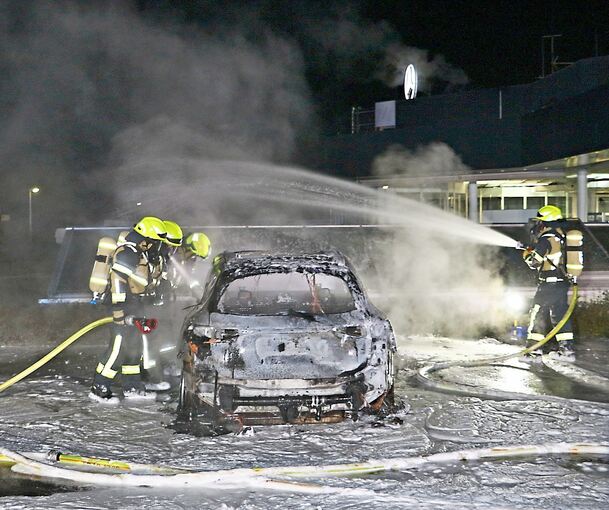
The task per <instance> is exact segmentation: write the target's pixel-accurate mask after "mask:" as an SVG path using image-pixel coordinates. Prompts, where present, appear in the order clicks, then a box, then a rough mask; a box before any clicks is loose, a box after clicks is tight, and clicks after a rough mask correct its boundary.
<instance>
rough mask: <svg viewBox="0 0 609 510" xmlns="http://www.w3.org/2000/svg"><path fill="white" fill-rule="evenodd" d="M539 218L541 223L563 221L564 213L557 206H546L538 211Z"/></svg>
mask: <svg viewBox="0 0 609 510" xmlns="http://www.w3.org/2000/svg"><path fill="white" fill-rule="evenodd" d="M537 218H538V219H539V220H540V221H556V220H562V211H561V210H560V208H559V207H556V206H555V205H544V206H543V207H542V208H541V209H539V211H537Z"/></svg>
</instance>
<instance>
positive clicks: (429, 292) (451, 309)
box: [373, 142, 507, 336]
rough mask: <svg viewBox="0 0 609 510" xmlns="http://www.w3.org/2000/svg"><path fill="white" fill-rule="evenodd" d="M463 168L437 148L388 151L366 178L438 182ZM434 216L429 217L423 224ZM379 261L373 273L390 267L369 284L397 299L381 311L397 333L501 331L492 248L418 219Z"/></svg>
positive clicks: (443, 147)
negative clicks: (427, 178) (430, 178)
mask: <svg viewBox="0 0 609 510" xmlns="http://www.w3.org/2000/svg"><path fill="white" fill-rule="evenodd" d="M469 170H470V169H469V167H468V166H467V165H465V164H464V163H463V162H462V161H461V158H460V157H459V155H458V154H456V153H455V152H454V150H453V149H452V148H451V147H450V146H449V145H447V144H445V143H443V142H434V143H431V144H429V145H426V146H421V147H418V148H416V149H415V150H408V149H406V148H404V147H403V146H401V145H393V146H391V147H389V148H388V149H387V150H386V151H385V152H384V153H382V154H380V155H379V156H378V157H376V158H375V160H374V162H373V173H374V175H376V176H379V177H386V176H403V177H425V176H443V175H454V174H455V173H467V172H468V171H469ZM419 186H421V184H413V187H414V188H417V187H419ZM436 210H437V209H436ZM433 217H434V215H433V214H429V220H430V221H433V220H432V218H433ZM431 228H433V227H431ZM454 228H455V233H458V232H459V230H462V231H464V230H465V229H466V227H464V226H461V225H456V224H455V225H454ZM379 257H380V258H381V259H382V261H383V262H382V264H381V265H380V267H391V268H395V270H394V271H392V273H391V274H390V275H387V274H386V273H384V272H378V273H377V274H376V276H375V281H376V283H375V284H376V285H379V288H382V289H384V292H385V291H386V292H387V293H388V294H389V295H391V296H395V297H396V298H395V300H393V301H391V302H390V303H389V305H388V311H389V315H390V316H391V317H392V319H393V321H394V322H395V325H396V327H397V328H398V329H401V330H403V331H413V330H414V331H417V332H419V333H421V332H423V333H429V332H441V333H442V334H449V335H457V336H459V335H465V336H467V335H473V334H478V333H480V332H483V331H485V330H488V329H489V328H491V329H492V328H496V329H498V330H500V329H501V328H502V327H505V325H506V323H507V322H506V321H507V317H506V314H505V310H504V295H505V293H504V290H505V289H504V285H503V279H502V278H501V276H500V275H499V272H500V270H501V269H502V266H503V261H502V259H501V258H500V257H499V253H498V250H497V249H496V248H490V247H485V248H481V247H480V246H479V245H476V244H472V243H470V242H464V241H463V240H460V239H459V238H458V237H454V236H450V235H446V234H445V233H437V234H435V233H433V232H431V231H430V225H429V223H428V222H426V221H425V220H422V221H421V222H420V224H419V228H416V229H415V230H414V231H413V230H409V231H408V232H407V233H406V232H404V233H401V234H400V233H399V232H398V234H397V235H396V236H395V238H394V239H393V241H392V243H391V244H390V246H389V247H388V248H387V250H386V251H384V252H381V253H380V254H379Z"/></svg>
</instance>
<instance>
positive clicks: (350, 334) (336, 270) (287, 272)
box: [178, 251, 396, 424]
mask: <svg viewBox="0 0 609 510" xmlns="http://www.w3.org/2000/svg"><path fill="white" fill-rule="evenodd" d="M182 334H183V338H184V341H185V347H184V348H183V351H182V356H183V372H182V383H181V389H180V402H179V406H178V417H179V418H181V419H183V420H184V419H185V420H190V421H193V420H199V419H210V417H211V419H212V421H213V420H215V421H223V422H226V421H227V420H229V421H230V420H234V421H236V422H238V423H239V424H243V423H245V424H254V423H266V424H274V423H287V422H290V423H303V422H309V421H311V422H313V421H324V422H335V421H341V420H343V419H344V418H345V417H348V416H350V417H352V418H355V417H356V416H357V413H358V412H359V411H361V410H364V409H370V410H373V411H374V410H378V409H379V408H380V407H381V406H382V404H383V403H384V402H389V401H390V400H391V399H392V398H393V353H394V352H395V350H396V342H395V337H394V334H393V330H392V328H391V325H390V323H389V321H388V320H387V319H386V318H385V317H384V316H383V315H382V314H381V313H380V312H379V311H378V310H377V309H376V308H375V307H374V306H373V305H372V304H371V303H370V302H369V301H368V299H367V297H366V295H365V293H364V290H363V288H362V286H361V284H360V282H359V281H358V279H357V278H356V276H355V274H354V272H353V269H352V267H351V265H350V264H349V262H348V261H347V260H346V259H345V257H343V256H342V255H341V254H340V253H338V252H324V253H316V254H309V255H300V254H299V255H276V254H270V253H266V252H256V251H248V252H234V253H229V252H225V253H223V254H221V255H219V256H218V257H216V259H215V260H214V267H213V269H212V271H211V272H210V275H209V277H208V281H207V284H206V286H205V292H204V295H203V298H202V300H201V302H200V303H199V304H198V305H197V306H196V307H195V308H194V309H193V311H192V312H191V313H190V314H189V315H188V317H187V318H186V321H185V323H184V327H183V330H182Z"/></svg>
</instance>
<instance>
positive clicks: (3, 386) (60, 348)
mask: <svg viewBox="0 0 609 510" xmlns="http://www.w3.org/2000/svg"><path fill="white" fill-rule="evenodd" d="M110 322H112V317H104V318H103V319H98V320H96V321H93V322H92V323H90V324H87V325H86V326H85V327H84V328H82V329H79V330H78V331H77V332H76V333H74V334H73V335H72V336H70V337H69V338H66V339H65V340H64V341H63V342H62V343H60V344H59V345H58V346H57V347H55V349H53V350H52V351H51V352H49V353H48V354H46V355H45V356H43V357H42V358H40V359H39V360H38V361H37V362H36V363H34V364H33V365H31V366H29V367H28V368H26V369H25V370H23V371H22V372H20V373H18V374H17V375H16V376H14V377H12V378H11V379H9V380H8V381H6V382H4V383H2V384H0V393H2V392H3V391H4V390H6V389H7V388H10V387H11V386H12V385H13V384H15V383H17V382H19V381H21V379H24V378H26V377H27V376H28V375H30V374H31V373H32V372H34V371H36V370H38V369H39V368H40V367H42V366H43V365H45V364H46V363H48V362H49V361H51V360H52V359H53V358H54V357H55V356H57V355H58V354H59V353H60V352H62V351H63V350H65V349H66V348H67V347H69V346H70V345H72V344H73V343H74V342H76V340H78V339H79V338H80V337H81V336H83V335H85V334H87V333H88V332H89V331H91V330H92V329H95V328H97V327H98V326H102V325H103V324H109V323H110Z"/></svg>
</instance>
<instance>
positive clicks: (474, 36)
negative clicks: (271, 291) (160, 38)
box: [137, 0, 609, 125]
mask: <svg viewBox="0 0 609 510" xmlns="http://www.w3.org/2000/svg"><path fill="white" fill-rule="evenodd" d="M137 4H138V7H139V9H140V10H141V11H142V12H143V13H145V14H146V15H152V16H160V17H162V16H168V15H169V16H176V17H178V18H179V19H180V20H184V21H186V22H188V23H193V24H196V25H199V26H204V27H207V28H210V29H215V30H218V29H219V27H222V26H223V25H230V24H240V23H243V22H244V20H248V21H247V23H250V27H251V30H252V37H256V35H255V32H256V31H257V30H259V29H260V27H261V26H264V27H265V29H267V28H269V27H270V29H271V30H273V31H274V32H275V33H278V34H280V35H281V36H283V37H287V38H289V39H292V40H296V41H297V42H298V43H299V46H300V48H301V50H302V52H303V54H304V56H305V62H306V69H307V78H308V82H309V85H310V87H311V89H312V91H313V93H314V95H315V98H316V100H317V102H318V104H319V105H320V113H321V116H322V117H323V118H325V121H326V124H327V125H331V124H333V123H332V122H331V120H330V118H331V117H336V116H338V115H342V113H341V112H345V111H347V110H348V109H349V107H350V106H351V105H360V106H367V105H372V104H373V103H374V102H375V101H377V100H383V99H399V98H401V90H400V87H393V88H391V87H387V86H386V84H384V83H382V81H380V80H378V79H377V77H376V71H377V70H378V68H379V67H382V60H383V55H384V51H385V49H386V47H387V45H389V44H392V43H396V42H397V43H399V44H402V45H405V46H408V47H415V48H420V49H425V50H428V51H429V58H430V59H432V58H434V57H437V56H443V57H444V58H445V59H446V61H447V62H448V63H449V64H450V65H452V66H454V67H455V68H457V69H461V70H463V71H464V73H465V74H466V75H467V77H468V79H469V80H468V82H467V84H459V85H455V84H451V83H447V82H445V81H443V80H442V79H439V78H438V79H436V80H434V82H433V83H430V84H429V87H428V89H427V91H423V93H425V92H427V93H433V94H436V93H443V92H452V91H458V90H459V89H463V88H485V87H494V86H500V85H512V84H518V83H528V82H531V81H534V80H535V79H537V78H538V77H539V76H540V75H541V72H542V70H541V60H542V58H541V52H542V50H541V46H542V36H544V35H549V34H562V37H561V38H558V39H556V40H555V56H557V57H558V60H559V61H560V62H573V61H576V60H579V59H582V58H587V57H593V56H595V55H606V54H608V53H609V2H608V1H603V0H580V1H573V0H572V1H560V0H553V1H552V0H550V1H548V0H534V1H533V0H494V1H488V0H487V1H467V0H425V1H415V0H411V1H404V0H402V1H400V0H384V1H378V0H377V1H374V0H360V1H342V2H341V1H332V0H322V1H318V0H307V1H294V0H292V1H276V0H275V1H273V0H257V1H246V2H243V1H229V2H213V1H212V2H208V1H193V0H171V1H170V0H139V1H138V2H137ZM220 4H221V5H220ZM253 20H256V22H252V21H253ZM345 20H347V21H349V22H352V23H353V24H355V25H357V26H358V27H359V29H360V30H359V34H360V40H359V41H357V42H355V43H354V42H353V40H347V41H343V42H344V43H345V44H344V45H343V46H340V42H339V41H338V40H337V41H335V44H336V46H335V47H333V48H332V49H333V50H334V51H331V52H328V51H327V49H328V45H327V44H326V43H325V42H323V41H322V42H320V39H319V36H318V32H325V36H327V37H329V38H331V37H333V34H332V28H331V27H332V24H333V23H341V22H344V21H345ZM379 32H380V34H379ZM337 39H338V37H337ZM349 43H351V44H349ZM545 57H546V70H545V73H546V74H547V73H548V72H549V60H550V41H549V40H547V41H546V54H545Z"/></svg>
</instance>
